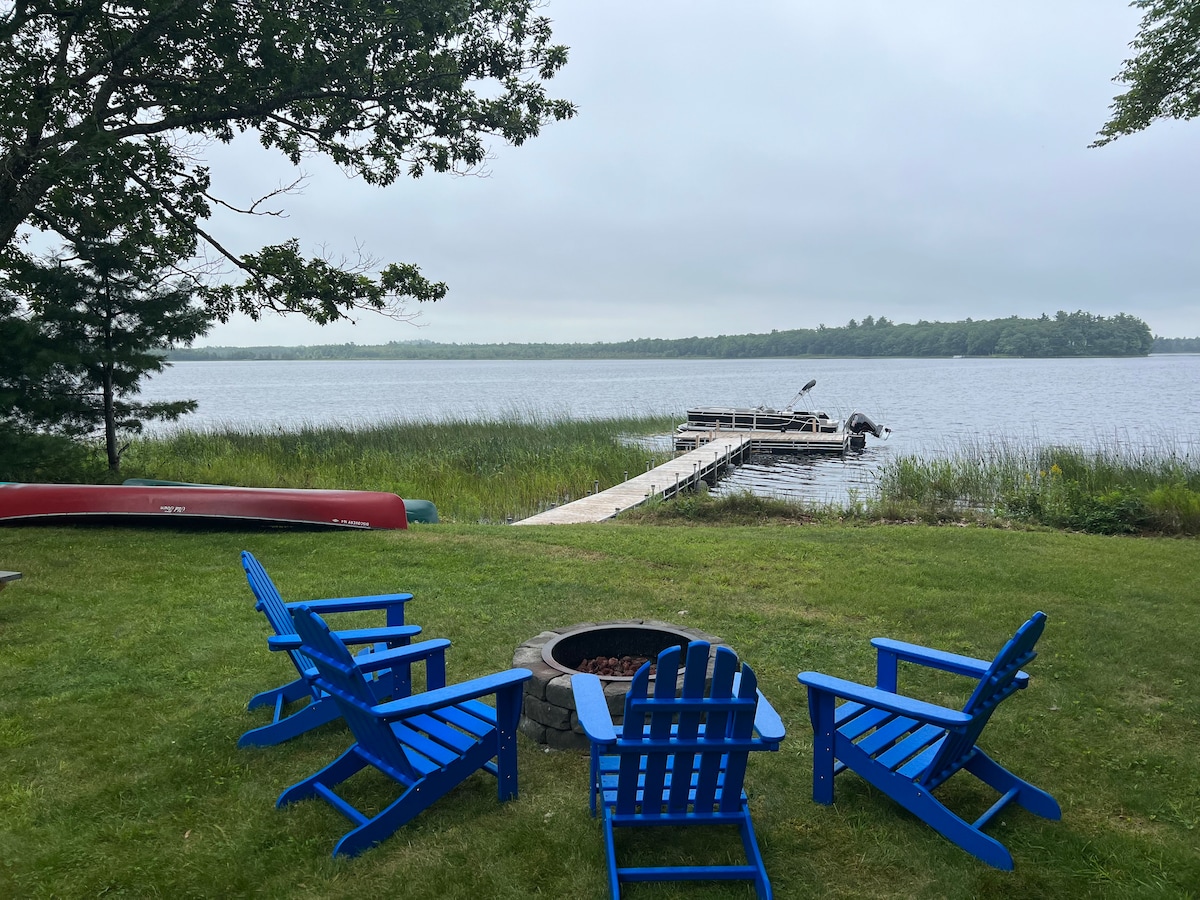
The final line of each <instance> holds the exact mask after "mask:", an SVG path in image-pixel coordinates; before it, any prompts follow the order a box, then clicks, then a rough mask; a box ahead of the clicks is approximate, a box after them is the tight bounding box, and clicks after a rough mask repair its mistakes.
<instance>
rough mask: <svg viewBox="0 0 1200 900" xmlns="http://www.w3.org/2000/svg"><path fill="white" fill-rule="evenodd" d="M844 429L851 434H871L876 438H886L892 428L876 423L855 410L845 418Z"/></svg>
mask: <svg viewBox="0 0 1200 900" xmlns="http://www.w3.org/2000/svg"><path fill="white" fill-rule="evenodd" d="M846 430H847V431H849V432H850V433H851V434H873V435H874V436H875V437H877V438H886V437H887V435H889V434H891V433H892V429H890V428H885V427H884V426H882V425H876V424H875V423H874V422H872V421H871V420H870V418H868V417H867V416H866V415H865V414H864V413H860V412H855V413H851V414H850V418H848V419H847V420H846Z"/></svg>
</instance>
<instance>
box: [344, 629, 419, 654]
mask: <svg viewBox="0 0 1200 900" xmlns="http://www.w3.org/2000/svg"><path fill="white" fill-rule="evenodd" d="M420 633H421V626H420V625H397V626H395V627H394V628H351V629H349V630H347V631H335V632H333V634H334V635H335V636H336V637H337V638H338V639H339V640H340V641H341V642H342V643H343V644H374V643H377V642H380V641H382V642H384V643H387V642H389V641H398V640H404V639H406V638H414V637H416V636H417V635H418V634H420ZM380 652H382V651H380Z"/></svg>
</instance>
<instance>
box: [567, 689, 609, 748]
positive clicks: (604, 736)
mask: <svg viewBox="0 0 1200 900" xmlns="http://www.w3.org/2000/svg"><path fill="white" fill-rule="evenodd" d="M571 693H572V694H574V695H575V713H576V714H577V715H578V716H579V724H580V726H581V727H582V728H583V732H584V734H586V735H587V736H588V739H589V740H591V741H596V742H598V743H602V744H606V743H612V742H613V741H615V740H616V739H617V730H616V728H615V727H614V726H613V722H612V714H611V713H609V711H608V700H607V699H606V698H605V696H604V686H603V685H602V684H601V683H600V679H599V678H597V677H596V676H595V675H587V674H579V675H572V676H571Z"/></svg>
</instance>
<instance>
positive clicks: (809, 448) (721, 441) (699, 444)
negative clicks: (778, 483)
mask: <svg viewBox="0 0 1200 900" xmlns="http://www.w3.org/2000/svg"><path fill="white" fill-rule="evenodd" d="M852 437H853V436H852V435H851V434H849V433H847V432H835V433H827V434H822V433H813V432H801V431H783V432H780V431H738V432H733V431H692V432H684V433H680V434H677V435H676V436H675V439H676V447H677V448H678V447H679V446H680V441H681V440H688V441H690V442H691V443H693V444H694V448H693V449H691V450H688V451H687V452H685V453H683V454H682V455H681V456H677V457H675V458H674V459H672V460H670V461H669V462H665V463H663V464H662V465H661V466H659V467H658V468H656V469H651V470H650V471H649V472H646V473H645V474H642V475H636V476H634V477H633V478H630V479H629V480H627V481H624V482H622V483H621V484H618V485H614V486H613V487H610V488H608V489H607V490H603V491H597V492H596V493H594V494H589V495H588V496H587V497H582V498H580V499H579V500H573V501H571V502H570V503H564V504H563V505H562V506H556V507H554V508H553V509H548V510H546V511H545V512H540V513H538V514H537V515H535V516H530V517H529V518H528V519H521V520H520V521H518V522H514V523H513V524H514V525H577V524H582V523H586V522H603V521H604V520H605V519H611V518H613V517H614V516H617V515H619V514H620V513H622V512H624V511H625V510H627V509H633V508H634V507H635V506H640V505H641V504H643V503H645V502H646V501H647V500H649V499H650V498H651V497H672V496H675V495H676V494H678V493H679V492H680V491H684V490H690V489H692V488H694V487H695V486H696V485H697V484H698V483H699V482H700V481H701V480H703V481H707V482H709V483H710V484H713V483H715V482H716V479H717V477H718V476H719V475H720V473H721V472H722V471H723V470H724V469H725V468H726V467H727V466H730V465H734V464H735V463H740V462H742V460H743V458H744V457H745V456H746V455H747V454H748V453H750V452H753V451H758V452H764V453H765V452H775V453H780V452H784V453H812V452H821V453H843V452H845V451H846V450H847V449H849V447H850V442H851V438H852Z"/></svg>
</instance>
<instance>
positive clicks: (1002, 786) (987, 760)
mask: <svg viewBox="0 0 1200 900" xmlns="http://www.w3.org/2000/svg"><path fill="white" fill-rule="evenodd" d="M964 768H965V769H966V770H967V771H968V772H970V773H971V774H972V775H974V776H975V777H976V778H978V779H979V780H980V781H982V782H983V783H984V784H986V785H988V786H989V787H990V788H992V789H993V790H995V791H996V792H997V793H1000V794H1007V793H1008V792H1009V791H1011V790H1012V789H1014V788H1016V790H1017V794H1016V796H1015V797H1014V798H1013V799H1014V800H1015V801H1016V802H1017V805H1019V806H1022V807H1024V808H1025V809H1027V810H1029V811H1030V812H1031V813H1033V814H1034V815H1036V816H1041V817H1042V818H1043V819H1052V820H1055V821H1057V820H1059V819H1061V818H1062V808H1061V807H1060V806H1059V805H1058V801H1057V800H1055V799H1054V798H1053V797H1051V796H1050V795H1049V794H1048V793H1046V792H1045V791H1043V790H1042V789H1041V788H1039V787H1035V786H1034V785H1032V784H1030V783H1029V782H1028V781H1026V780H1025V779H1024V778H1018V777H1017V776H1016V775H1014V774H1013V773H1012V772H1010V771H1008V769H1006V768H1004V766H1002V765H1000V764H999V763H998V762H996V761H995V760H994V759H992V758H991V757H990V756H988V755H987V754H986V753H984V752H983V751H982V750H979V749H978V748H976V750H975V755H974V757H972V758H971V760H970V761H969V762H968V763H967V764H966V766H964Z"/></svg>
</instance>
